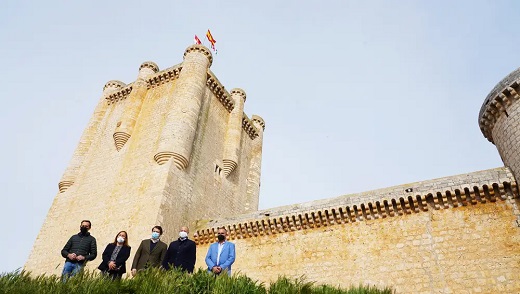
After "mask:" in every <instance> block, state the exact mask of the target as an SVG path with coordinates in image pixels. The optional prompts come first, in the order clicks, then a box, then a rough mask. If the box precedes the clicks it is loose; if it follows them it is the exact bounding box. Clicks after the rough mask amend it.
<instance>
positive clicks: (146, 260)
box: [132, 226, 168, 276]
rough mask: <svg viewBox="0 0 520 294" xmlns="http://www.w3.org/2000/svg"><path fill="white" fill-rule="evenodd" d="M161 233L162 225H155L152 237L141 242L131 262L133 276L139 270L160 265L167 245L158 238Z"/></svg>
mask: <svg viewBox="0 0 520 294" xmlns="http://www.w3.org/2000/svg"><path fill="white" fill-rule="evenodd" d="M162 233H163V229H162V227H161V226H155V227H153V228H152V238H151V239H145V240H143V241H142V242H141V245H139V248H137V252H136V253H135V256H134V262H132V276H135V275H136V274H137V271H139V270H142V269H146V268H149V267H160V266H161V263H162V261H163V259H164V256H165V255H166V249H168V245H166V243H164V242H163V241H161V240H159V238H161V235H162Z"/></svg>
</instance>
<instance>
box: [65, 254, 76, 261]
mask: <svg viewBox="0 0 520 294" xmlns="http://www.w3.org/2000/svg"><path fill="white" fill-rule="evenodd" d="M67 258H68V259H70V260H75V259H76V253H69V254H67Z"/></svg>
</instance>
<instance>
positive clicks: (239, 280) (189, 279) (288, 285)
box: [0, 269, 394, 294]
mask: <svg viewBox="0 0 520 294" xmlns="http://www.w3.org/2000/svg"><path fill="white" fill-rule="evenodd" d="M4 293H6V294H7V293H9V294H11V293H13V294H15V293H28V294H29V293H31V294H32V293H41V294H47V293H48V294H60V293H63V294H65V293H79V294H81V293H89V294H97V293H118V294H131V293H139V294H141V293H142V294H159V293H178V294H183V293H187V294H206V293H208V294H209V293H211V294H226V293H234V294H235V293H236V294H245V293H251V294H274V293H283V294H293V293H295V294H296V293H298V294H307V293H309V294H391V293H394V292H393V291H392V290H391V289H388V288H387V289H377V288H375V287H367V286H358V287H353V288H350V289H341V288H338V287H332V286H327V285H315V284H314V283H313V282H308V281H305V280H304V279H303V278H300V279H289V278H286V277H280V278H278V280H277V281H275V282H273V283H272V284H270V285H268V286H266V285H265V284H263V283H260V282H258V281H254V280H252V279H251V278H249V277H247V276H245V275H242V274H235V275H233V276H232V277H229V276H227V275H222V276H218V277H214V276H213V275H211V274H208V273H207V272H206V271H204V270H199V271H197V272H195V273H193V274H191V275H190V274H186V273H184V272H181V271H176V270H173V271H163V270H159V269H149V270H146V271H142V272H139V274H138V275H137V276H136V277H135V278H133V279H123V280H121V281H112V280H110V279H106V278H104V277H102V276H100V275H99V274H98V273H97V272H88V271H84V272H81V273H80V274H78V275H76V276H74V277H72V278H70V279H69V280H68V281H67V282H65V283H64V282H62V281H61V278H60V277H59V276H43V275H42V276H37V277H33V276H31V275H29V273H28V272H25V271H16V272H12V273H4V274H0V294H4Z"/></svg>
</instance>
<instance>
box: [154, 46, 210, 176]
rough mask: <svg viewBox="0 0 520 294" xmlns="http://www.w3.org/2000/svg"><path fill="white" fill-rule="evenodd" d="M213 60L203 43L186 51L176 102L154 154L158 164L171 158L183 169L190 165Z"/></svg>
mask: <svg viewBox="0 0 520 294" xmlns="http://www.w3.org/2000/svg"><path fill="white" fill-rule="evenodd" d="M212 62H213V57H212V55H211V52H210V51H209V49H208V48H206V47H204V46H202V45H192V46H190V47H188V48H187V49H186V51H185V52H184V61H183V62H182V70H181V72H180V74H179V78H178V79H177V85H176V86H175V88H174V89H173V93H172V97H173V100H174V101H173V104H174V105H173V107H172V108H171V109H170V110H169V111H168V113H167V114H166V118H165V123H164V127H163V130H162V132H161V135H160V137H159V143H158V145H159V147H158V150H157V151H158V152H157V153H156V154H155V156H154V159H155V161H156V162H157V164H159V165H162V164H164V163H166V162H167V161H168V160H169V159H170V158H172V159H173V163H174V164H175V166H177V168H179V169H180V170H183V169H185V168H186V167H187V166H188V164H189V160H190V156H191V151H192V149H193V142H194V140H195V132H196V130H197V123H198V120H199V114H200V108H201V105H202V100H203V98H204V92H205V90H206V82H207V79H208V69H209V68H210V66H211V63H212Z"/></svg>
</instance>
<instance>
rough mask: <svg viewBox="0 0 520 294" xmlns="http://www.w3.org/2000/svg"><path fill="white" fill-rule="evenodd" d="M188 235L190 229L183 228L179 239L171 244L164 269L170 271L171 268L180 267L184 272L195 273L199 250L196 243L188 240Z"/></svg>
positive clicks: (165, 258) (164, 262) (163, 265)
mask: <svg viewBox="0 0 520 294" xmlns="http://www.w3.org/2000/svg"><path fill="white" fill-rule="evenodd" d="M188 233H189V230H188V227H181V229H180V231H179V239H177V240H175V241H173V242H171V243H170V246H169V247H168V250H167V251H166V256H165V257H164V260H163V263H162V267H163V268H165V269H167V270H168V269H170V268H171V267H178V268H180V269H182V270H184V271H187V272H189V273H193V269H194V268H195V259H196V253H197V248H196V245H195V242H193V241H192V240H190V239H188Z"/></svg>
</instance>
